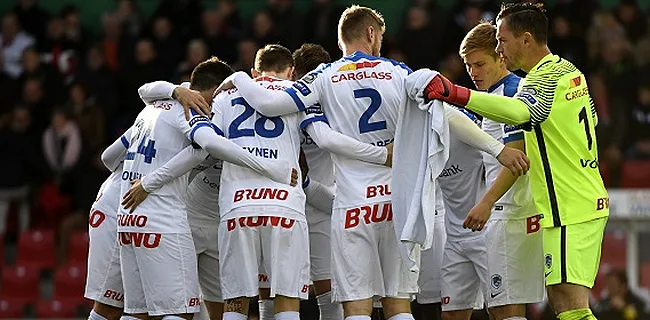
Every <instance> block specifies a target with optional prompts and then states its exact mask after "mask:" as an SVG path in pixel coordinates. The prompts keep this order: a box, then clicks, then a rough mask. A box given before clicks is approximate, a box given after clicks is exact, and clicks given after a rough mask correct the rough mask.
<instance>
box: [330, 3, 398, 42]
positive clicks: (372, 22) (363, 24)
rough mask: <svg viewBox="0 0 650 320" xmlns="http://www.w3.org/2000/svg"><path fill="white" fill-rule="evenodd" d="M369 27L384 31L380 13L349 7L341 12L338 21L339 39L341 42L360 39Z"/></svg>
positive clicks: (359, 7)
mask: <svg viewBox="0 0 650 320" xmlns="http://www.w3.org/2000/svg"><path fill="white" fill-rule="evenodd" d="M369 26H373V27H375V28H377V29H380V30H382V31H383V30H384V29H385V27H386V24H385V23H384V17H383V16H382V15H381V13H379V12H378V11H376V10H374V9H371V8H368V7H362V6H358V5H353V6H350V7H348V8H347V9H345V11H343V13H342V14H341V18H340V19H339V27H338V29H339V39H341V40H343V42H350V41H353V40H357V39H360V38H362V37H363V36H364V35H365V32H366V29H367V28H368V27H369Z"/></svg>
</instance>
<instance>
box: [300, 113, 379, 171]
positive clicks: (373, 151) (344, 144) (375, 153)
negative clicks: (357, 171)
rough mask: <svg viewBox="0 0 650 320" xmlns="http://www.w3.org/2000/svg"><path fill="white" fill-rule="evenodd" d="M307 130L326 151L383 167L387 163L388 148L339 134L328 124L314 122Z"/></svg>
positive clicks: (308, 125) (307, 126)
mask: <svg viewBox="0 0 650 320" xmlns="http://www.w3.org/2000/svg"><path fill="white" fill-rule="evenodd" d="M306 121H308V119H307V120H303V121H302V122H303V123H305V122H306ZM305 130H306V131H307V133H308V134H309V136H310V137H311V138H312V139H313V140H314V142H315V143H316V145H317V146H318V147H319V148H321V149H323V150H325V151H328V152H331V153H335V154H337V155H340V156H343V157H347V158H350V159H356V160H359V161H365V162H370V163H375V164H381V165H383V164H384V163H386V158H387V157H388V150H387V149H386V148H384V147H377V146H373V145H371V144H368V143H363V142H360V141H358V140H356V139H354V138H351V137H348V136H346V135H344V134H341V133H338V132H336V131H334V130H332V128H330V127H329V125H328V124H327V123H326V122H323V121H312V122H311V123H308V124H307V125H306V127H305Z"/></svg>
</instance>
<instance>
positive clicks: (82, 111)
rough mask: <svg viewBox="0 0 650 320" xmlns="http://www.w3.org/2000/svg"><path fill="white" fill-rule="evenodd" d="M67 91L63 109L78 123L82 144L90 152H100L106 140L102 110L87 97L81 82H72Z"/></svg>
mask: <svg viewBox="0 0 650 320" xmlns="http://www.w3.org/2000/svg"><path fill="white" fill-rule="evenodd" d="M68 92H69V94H68V102H67V103H66V105H65V111H66V113H67V114H70V115H71V116H72V118H74V120H75V122H76V123H77V124H78V126H79V129H80V131H81V134H82V137H83V143H84V146H86V147H88V151H89V152H90V153H93V154H94V153H98V152H101V149H102V148H103V147H104V146H105V142H106V128H105V121H104V115H103V114H102V110H101V109H100V108H98V107H97V106H95V105H94V104H93V103H92V101H90V100H89V99H88V97H87V94H86V88H85V87H84V86H83V85H82V84H81V83H73V84H72V85H71V86H70V89H69V90H68Z"/></svg>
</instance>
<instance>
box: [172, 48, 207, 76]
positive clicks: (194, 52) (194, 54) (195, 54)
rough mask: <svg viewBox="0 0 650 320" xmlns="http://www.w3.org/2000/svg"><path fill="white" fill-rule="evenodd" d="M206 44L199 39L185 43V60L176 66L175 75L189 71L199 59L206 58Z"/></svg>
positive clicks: (199, 61) (203, 59)
mask: <svg viewBox="0 0 650 320" xmlns="http://www.w3.org/2000/svg"><path fill="white" fill-rule="evenodd" d="M208 54H209V53H208V46H206V45H205V42H203V40H201V39H194V40H192V41H190V43H188V44H187V52H186V55H185V60H184V61H182V62H181V63H180V65H179V66H178V71H177V77H178V76H180V75H181V74H184V73H191V72H192V70H194V67H196V66H197V65H198V64H199V63H201V61H205V60H206V59H207V58H208Z"/></svg>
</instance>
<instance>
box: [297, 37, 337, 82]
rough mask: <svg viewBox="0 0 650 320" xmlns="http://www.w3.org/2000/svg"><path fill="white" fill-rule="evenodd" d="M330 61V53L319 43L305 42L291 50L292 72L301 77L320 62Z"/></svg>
mask: <svg viewBox="0 0 650 320" xmlns="http://www.w3.org/2000/svg"><path fill="white" fill-rule="evenodd" d="M328 62H332V58H331V57H330V54H329V53H328V52H327V50H325V48H323V47H322V46H320V45H317V44H313V43H305V44H303V45H302V46H300V48H298V49H297V50H296V51H294V52H293V63H294V64H295V69H294V73H295V76H296V78H302V77H303V76H304V75H306V74H307V72H309V71H312V70H314V69H316V68H317V67H318V66H319V65H320V64H321V63H328Z"/></svg>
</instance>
